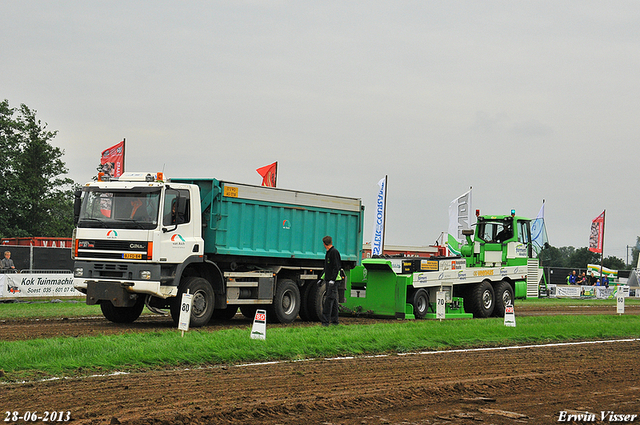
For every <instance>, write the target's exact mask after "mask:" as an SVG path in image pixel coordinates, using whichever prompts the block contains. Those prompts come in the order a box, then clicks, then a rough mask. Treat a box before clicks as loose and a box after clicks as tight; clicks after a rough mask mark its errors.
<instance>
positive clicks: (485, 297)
mask: <svg viewBox="0 0 640 425" xmlns="http://www.w3.org/2000/svg"><path fill="white" fill-rule="evenodd" d="M492 304H493V297H492V296H491V291H489V290H486V291H484V292H483V293H482V305H483V307H484V309H485V310H489V309H490V308H491V305H492Z"/></svg>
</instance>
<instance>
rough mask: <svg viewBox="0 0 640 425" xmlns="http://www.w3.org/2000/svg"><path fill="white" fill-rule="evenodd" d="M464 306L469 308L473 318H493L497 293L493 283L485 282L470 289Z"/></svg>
mask: <svg viewBox="0 0 640 425" xmlns="http://www.w3.org/2000/svg"><path fill="white" fill-rule="evenodd" d="M464 305H465V306H469V309H470V310H471V312H472V313H473V317H477V318H482V319H484V318H487V317H489V316H491V314H492V313H493V309H494V308H495V305H496V302H495V293H494V292H493V286H491V282H489V281H488V280H485V281H483V282H481V283H479V284H475V285H472V286H471V288H469V291H468V295H467V299H465V302H464Z"/></svg>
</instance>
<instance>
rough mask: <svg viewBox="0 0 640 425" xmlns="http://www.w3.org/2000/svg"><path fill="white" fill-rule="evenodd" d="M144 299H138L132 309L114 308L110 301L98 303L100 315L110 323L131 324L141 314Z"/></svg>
mask: <svg viewBox="0 0 640 425" xmlns="http://www.w3.org/2000/svg"><path fill="white" fill-rule="evenodd" d="M144 298H145V297H144V296H142V297H138V300H137V301H136V304H135V305H134V306H133V307H114V306H113V304H112V303H111V301H108V300H105V301H102V302H101V303H100V310H102V314H103V315H104V317H105V318H106V319H107V320H109V321H110V322H113V323H132V322H135V320H136V319H137V318H138V317H140V314H142V310H143V309H144Z"/></svg>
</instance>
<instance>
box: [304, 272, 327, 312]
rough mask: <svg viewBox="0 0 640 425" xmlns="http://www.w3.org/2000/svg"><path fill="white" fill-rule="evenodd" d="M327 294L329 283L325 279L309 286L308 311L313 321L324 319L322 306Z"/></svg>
mask: <svg viewBox="0 0 640 425" xmlns="http://www.w3.org/2000/svg"><path fill="white" fill-rule="evenodd" d="M326 295H327V284H326V283H325V282H324V281H320V282H314V283H313V284H311V287H310V288H309V299H308V300H307V313H308V314H309V320H310V321H312V322H321V321H322V306H323V305H324V298H325V296H326Z"/></svg>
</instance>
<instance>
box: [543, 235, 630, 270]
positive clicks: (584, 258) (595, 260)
mask: <svg viewBox="0 0 640 425" xmlns="http://www.w3.org/2000/svg"><path fill="white" fill-rule="evenodd" d="M638 243H640V237H638ZM637 246H640V245H637ZM638 252H639V251H638V248H637V247H634V248H633V256H632V260H631V263H630V265H627V264H626V263H625V262H624V260H622V259H621V258H618V257H614V256H608V257H605V258H604V260H603V261H602V265H603V266H604V267H607V268H610V269H613V270H629V269H631V268H633V267H635V265H636V264H637V262H638ZM538 258H539V259H540V264H541V265H542V266H545V267H566V268H573V269H586V268H587V264H600V254H598V253H595V252H591V251H589V249H588V248H574V247H572V246H563V247H560V248H556V247H554V246H547V247H545V248H544V249H543V250H542V251H541V252H540V255H538Z"/></svg>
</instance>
